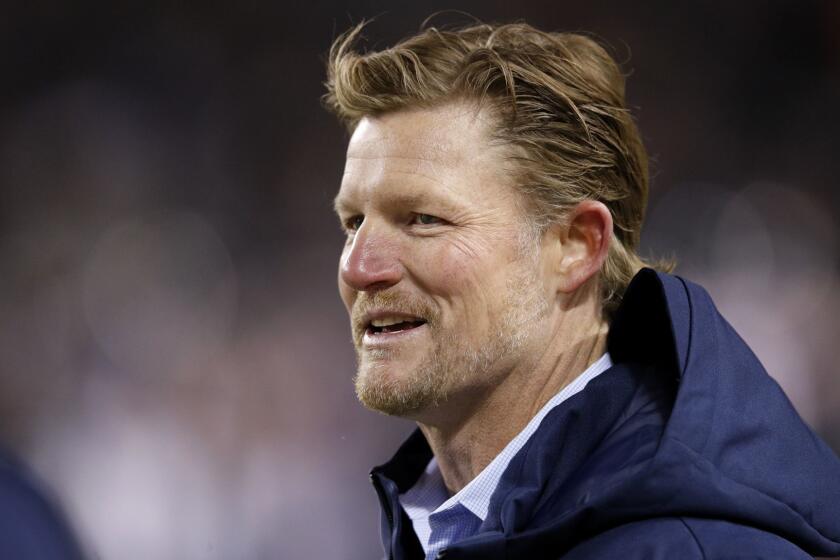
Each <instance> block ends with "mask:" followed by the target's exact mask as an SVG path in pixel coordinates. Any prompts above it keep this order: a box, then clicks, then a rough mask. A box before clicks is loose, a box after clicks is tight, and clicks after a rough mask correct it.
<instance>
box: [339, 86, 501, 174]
mask: <svg viewBox="0 0 840 560" xmlns="http://www.w3.org/2000/svg"><path fill="white" fill-rule="evenodd" d="M441 117H443V118H441ZM395 121H398V124H396V125H395ZM406 122H408V123H409V126H406ZM489 127H490V123H489V121H488V119H487V117H486V116H485V115H483V113H482V111H481V110H479V109H478V108H477V107H476V106H475V105H474V104H472V103H466V102H457V103H449V104H446V105H442V106H438V107H434V108H409V109H402V110H399V111H394V112H392V113H386V114H384V115H381V116H374V117H365V118H364V119H362V120H361V121H360V122H359V125H358V126H357V127H356V130H355V131H354V132H353V137H352V138H351V141H350V145H349V146H348V149H347V160H348V161H349V160H351V159H370V158H387V159H389V160H394V161H395V162H399V160H406V161H405V164H406V165H407V166H409V167H410V166H411V165H415V166H416V167H417V168H419V167H421V166H423V165H434V164H436V163H440V164H444V165H459V164H461V163H462V162H463V161H464V160H465V159H475V158H476V157H478V156H480V155H481V154H482V152H484V151H486V150H487V149H488V148H490V143H489V137H490V135H489ZM455 139H457V141H453V140H455ZM409 160H413V161H414V163H413V164H412V163H411V161H409Z"/></svg>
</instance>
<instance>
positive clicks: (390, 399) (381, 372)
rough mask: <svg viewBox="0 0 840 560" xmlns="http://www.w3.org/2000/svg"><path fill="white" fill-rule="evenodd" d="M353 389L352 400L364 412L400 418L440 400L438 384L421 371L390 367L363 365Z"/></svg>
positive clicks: (418, 411) (384, 365) (413, 414)
mask: <svg viewBox="0 0 840 560" xmlns="http://www.w3.org/2000/svg"><path fill="white" fill-rule="evenodd" d="M436 381H437V382H436ZM355 386H356V396H357V397H358V398H359V401H360V402H361V403H362V404H363V405H364V406H365V407H366V408H368V409H370V410H374V411H376V412H381V413H383V414H387V415H389V416H399V417H401V418H406V417H411V416H415V415H417V414H418V413H420V412H422V411H423V410H426V409H428V408H430V407H434V406H437V405H438V403H439V402H440V401H441V400H442V398H443V396H444V395H443V394H442V393H443V391H442V384H441V383H440V380H439V379H437V380H436V379H435V377H434V376H432V375H429V372H428V371H424V368H409V367H406V366H399V365H397V364H392V363H391V364H383V363H376V364H370V363H363V364H362V365H361V366H360V367H359V371H358V373H357V374H356V378H355Z"/></svg>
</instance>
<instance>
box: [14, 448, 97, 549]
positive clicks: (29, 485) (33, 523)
mask: <svg viewBox="0 0 840 560" xmlns="http://www.w3.org/2000/svg"><path fill="white" fill-rule="evenodd" d="M0 558H2V559H3V560H6V559H7V558H8V559H9V560H12V559H14V560H82V558H83V555H82V550H81V548H80V547H79V544H78V541H77V540H76V538H75V536H74V535H73V533H72V531H71V530H70V528H69V526H68V524H67V522H66V521H65V519H64V516H63V515H62V514H61V512H60V511H59V510H58V508H57V507H56V506H55V504H54V503H53V501H52V500H50V499H49V498H48V496H47V494H46V493H45V491H44V489H43V488H42V487H41V485H40V484H39V483H38V482H37V481H35V479H34V478H33V477H32V475H31V474H30V472H29V471H28V469H27V468H26V467H25V466H24V465H23V464H21V463H20V462H18V461H17V460H15V459H14V458H12V457H11V456H10V455H8V454H6V453H4V452H2V451H0Z"/></svg>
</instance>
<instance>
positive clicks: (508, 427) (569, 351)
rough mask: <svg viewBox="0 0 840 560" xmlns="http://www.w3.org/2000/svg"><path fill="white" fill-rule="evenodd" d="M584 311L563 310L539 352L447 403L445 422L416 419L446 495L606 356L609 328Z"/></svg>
mask: <svg viewBox="0 0 840 560" xmlns="http://www.w3.org/2000/svg"><path fill="white" fill-rule="evenodd" d="M582 307H584V308H586V307H588V306H582ZM587 311H591V309H581V307H577V308H573V309H570V310H566V312H565V313H563V319H562V320H560V321H558V322H557V323H556V325H555V328H554V329H553V332H552V336H551V337H550V338H549V343H548V344H547V345H546V347H545V350H544V351H543V353H542V354H541V355H539V356H537V357H536V359H535V360H530V361H528V362H527V363H522V364H519V365H518V366H517V367H516V368H515V369H514V370H512V371H511V372H509V374H508V375H507V376H505V377H504V380H503V381H502V382H501V383H499V384H498V385H496V386H495V387H492V388H490V389H488V390H487V391H485V393H484V394H482V395H478V396H476V395H472V396H471V398H470V402H469V403H459V402H457V400H453V401H451V402H450V403H449V405H450V406H448V407H447V408H448V409H449V410H450V412H449V413H448V415H447V416H446V417H445V419H442V417H441V416H438V417H437V418H436V419H433V420H431V421H424V420H421V421H418V425H419V427H420V429H421V431H422V432H423V434H424V435H425V436H426V440H427V441H428V442H429V446H430V447H431V449H432V452H433V453H434V455H435V458H436V459H437V462H438V466H439V468H440V471H441V474H442V475H443V480H444V482H445V483H446V487H447V489H448V490H449V492H450V494H455V493H457V492H458V491H460V490H461V489H462V488H463V487H464V486H466V485H467V483H469V482H470V481H471V480H472V479H473V478H475V477H476V476H477V475H478V474H479V473H480V472H481V471H482V470H483V469H484V468H485V467H486V466H487V465H488V464H490V462H491V461H492V460H493V458H495V457H496V456H497V455H498V454H499V453H500V452H501V451H502V449H504V447H505V446H506V445H507V444H508V443H509V442H510V441H511V440H512V439H513V438H514V437H515V436H516V435H517V434H518V433H519V432H521V431H522V430H523V429H524V428H525V426H526V425H527V424H528V422H529V421H530V420H531V418H533V417H534V416H535V415H536V413H537V412H539V410H540V409H541V408H542V407H543V406H544V405H545V404H546V403H547V402H548V401H549V400H550V399H551V398H552V397H553V396H554V395H556V394H557V393H558V392H559V391H560V390H562V389H563V388H564V387H565V386H566V385H568V384H569V383H571V382H572V381H573V380H574V379H575V378H577V377H578V376H579V375H580V374H581V373H583V372H584V371H585V370H586V368H588V367H589V366H590V365H592V363H594V362H595V361H596V360H597V359H598V358H600V357H601V356H602V355H603V354H604V352H605V351H606V337H607V330H608V327H607V324H606V323H605V322H604V321H602V320H600V318H598V319H595V317H599V315H600V314H599V312H596V313H594V314H590V313H587ZM581 315H582V316H581ZM587 316H588V317H587ZM585 318H588V319H589V320H584V319H585ZM582 327H585V328H582ZM452 411H456V412H452ZM458 411H460V412H458Z"/></svg>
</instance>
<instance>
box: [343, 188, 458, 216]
mask: <svg viewBox="0 0 840 560" xmlns="http://www.w3.org/2000/svg"><path fill="white" fill-rule="evenodd" d="M386 200H387V202H388V203H389V204H396V205H400V206H418V205H420V204H423V203H424V202H428V201H431V200H432V199H431V198H430V197H429V196H426V195H424V194H419V193H418V194H412V193H397V194H393V195H387V199H386ZM433 203H434V204H435V205H436V206H439V207H441V208H442V209H445V210H447V211H450V212H455V211H457V210H458V207H457V206H456V205H455V204H452V203H451V202H449V201H447V200H443V199H442V198H436V199H434V200H433ZM352 206H353V205H352V204H351V203H350V202H349V201H347V200H346V199H345V198H343V197H342V196H341V195H340V194H339V195H338V196H336V197H335V199H334V200H333V211H335V213H336V214H339V215H340V214H341V213H342V212H347V211H348V210H349V209H350V208H352Z"/></svg>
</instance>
